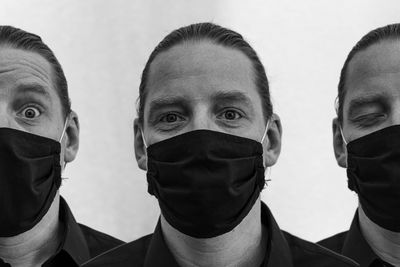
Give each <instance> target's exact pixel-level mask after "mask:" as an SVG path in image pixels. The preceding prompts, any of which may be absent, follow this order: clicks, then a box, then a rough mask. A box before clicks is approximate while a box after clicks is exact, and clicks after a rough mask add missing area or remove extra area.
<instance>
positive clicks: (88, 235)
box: [0, 197, 123, 267]
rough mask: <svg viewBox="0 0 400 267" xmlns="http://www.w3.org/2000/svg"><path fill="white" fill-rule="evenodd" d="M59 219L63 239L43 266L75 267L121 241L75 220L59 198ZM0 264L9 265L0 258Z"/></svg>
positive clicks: (63, 201) (119, 243)
mask: <svg viewBox="0 0 400 267" xmlns="http://www.w3.org/2000/svg"><path fill="white" fill-rule="evenodd" d="M60 221H61V223H62V224H63V225H64V239H63V240H62V243H61V245H60V247H59V248H58V250H57V253H56V254H55V255H54V256H53V257H51V258H50V259H49V260H47V261H46V262H45V263H44V264H43V265H42V266H43V267H64V266H65V267H75V266H80V265H81V264H82V263H84V262H86V261H88V260H89V259H91V258H93V257H95V256H97V255H99V254H101V253H103V252H105V251H107V250H110V249H112V248H114V247H116V246H118V245H121V244H123V242H122V241H120V240H118V239H115V238H113V237H111V236H109V235H106V234H104V233H101V232H98V231H96V230H94V229H91V228H89V227H87V226H85V225H82V224H78V223H77V222H76V221H75V218H74V216H73V215H72V213H71V210H70V209H69V207H68V204H67V202H66V201H65V200H64V199H63V198H62V197H61V198H60ZM0 266H1V267H3V266H4V267H5V266H10V265H9V264H7V263H4V261H2V260H1V259H0Z"/></svg>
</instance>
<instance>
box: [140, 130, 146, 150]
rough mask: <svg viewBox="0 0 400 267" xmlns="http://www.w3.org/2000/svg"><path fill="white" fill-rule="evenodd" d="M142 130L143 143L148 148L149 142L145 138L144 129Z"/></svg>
mask: <svg viewBox="0 0 400 267" xmlns="http://www.w3.org/2000/svg"><path fill="white" fill-rule="evenodd" d="M140 132H141V133H142V140H143V144H144V146H145V147H146V148H147V143H146V139H145V138H144V134H143V130H142V129H140Z"/></svg>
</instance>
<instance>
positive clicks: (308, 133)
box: [0, 0, 400, 241]
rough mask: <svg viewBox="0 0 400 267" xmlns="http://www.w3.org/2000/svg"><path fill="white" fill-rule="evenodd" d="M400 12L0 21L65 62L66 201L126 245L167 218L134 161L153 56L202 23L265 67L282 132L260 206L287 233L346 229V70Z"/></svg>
mask: <svg viewBox="0 0 400 267" xmlns="http://www.w3.org/2000/svg"><path fill="white" fill-rule="evenodd" d="M399 11H400V2H399V1H398V0H392V1H390V0H385V1H381V0H376V1H365V0H359V1H349V0H336V1H332V0H318V1H316V0H314V1H313V0H302V1H289V0H280V1H272V0H271V1H266V0H260V1H251V0H249V1H232V0H226V1H216V0H202V1H188V0H179V1H178V0H175V1H172V0H171V1H166V0H153V1H145V0H143V1H132V0H130V1H129V0H126V1H123V0H113V1H107V0H85V1H81V0H58V1H52V0H46V1H32V0H24V1H21V0H19V1H15V0H11V1H3V0H2V1H0V24H9V25H14V26H17V27H20V28H23V29H25V30H28V31H32V32H34V33H36V34H39V35H40V36H42V38H43V39H44V41H45V42H46V43H47V44H48V45H49V46H50V47H51V48H52V49H53V50H54V52H55V53H56V56H57V57H58V59H59V60H60V62H61V64H62V65H63V67H64V70H65V73H66V76H67V79H68V82H69V87H70V95H71V99H72V107H73V109H74V110H75V111H76V112H77V113H78V115H79V117H80V122H81V146H80V151H79V153H78V157H77V159H76V161H75V162H73V163H71V164H70V165H69V166H68V167H67V171H66V173H65V176H66V177H68V178H69V179H68V180H67V181H65V182H64V185H63V186H62V188H61V192H62V195H63V196H64V197H65V198H66V199H67V201H68V202H69V204H70V206H71V208H72V210H73V212H74V214H75V217H76V218H77V219H78V220H79V221H80V222H83V223H85V224H87V225H90V226H92V227H94V228H97V229H99V230H101V231H105V232H107V233H109V234H112V235H115V236H116V237H119V238H121V239H123V240H126V241H129V240H133V239H135V238H138V237H139V236H141V235H144V234H147V233H150V232H152V231H153V228H154V226H155V223H156V220H157V217H158V213H159V211H158V208H157V203H156V201H155V199H154V198H152V197H150V196H149V195H148V194H147V187H146V181H145V173H144V172H143V171H141V170H139V169H138V167H137V165H136V162H135V158H134V153H133V134H132V121H133V118H134V117H135V115H136V113H135V100H136V98H137V96H138V86H139V81H140V74H141V71H142V68H143V66H144V64H145V62H146V60H147V57H148V55H149V54H150V52H151V50H152V49H153V48H154V46H155V45H156V44H157V43H158V42H159V41H160V40H161V39H162V38H163V37H164V36H165V35H166V34H167V33H169V32H170V31H172V30H174V29H176V28H177V27H180V26H184V25H187V24H190V23H194V22H201V21H212V22H215V23H218V24H221V25H223V26H226V27H229V28H232V29H234V30H236V31H238V32H240V33H241V34H243V35H244V36H245V37H246V38H247V40H248V41H249V42H250V43H251V44H252V45H253V47H254V48H255V50H256V51H257V52H258V54H259V55H260V57H261V59H262V61H263V63H264V65H265V66H266V69H267V74H268V77H269V79H270V86H271V92H272V97H273V103H274V107H275V112H276V113H278V114H279V115H280V117H281V119H282V123H283V130H284V135H283V150H282V154H281V157H280V159H279V162H278V164H277V165H276V166H275V167H273V168H272V171H271V175H270V178H271V179H272V181H271V182H270V185H269V186H268V188H267V189H266V190H265V191H264V192H263V200H264V201H266V202H267V203H268V205H269V206H270V207H271V209H272V211H273V212H274V215H275V217H276V219H277V220H278V223H279V224H280V225H281V227H282V228H283V229H286V230H288V231H290V232H292V233H294V234H297V235H299V236H301V237H303V238H306V239H310V240H313V241H316V240H319V239H321V238H323V237H326V236H328V235H331V234H334V233H336V232H338V231H343V230H346V229H347V228H348V227H349V225H350V221H351V219H352V216H353V214H354V210H355V207H356V204H357V203H356V202H357V200H356V197H355V195H354V194H353V193H352V192H350V191H349V190H348V189H347V183H346V175H345V171H344V170H343V169H340V168H339V167H338V166H337V165H336V162H335V159H334V156H333V150H332V138H331V120H332V118H333V117H334V108H333V102H334V99H335V96H336V90H337V89H336V88H337V83H338V77H339V72H340V69H341V67H342V64H343V62H344V60H345V57H346V55H347V53H348V52H349V51H350V49H351V47H352V46H353V45H354V44H355V43H356V41H357V40H358V39H360V38H361V36H362V35H364V34H365V33H366V32H367V31H369V30H372V29H373V28H376V27H378V26H383V25H386V24H389V23H394V22H400V17H399Z"/></svg>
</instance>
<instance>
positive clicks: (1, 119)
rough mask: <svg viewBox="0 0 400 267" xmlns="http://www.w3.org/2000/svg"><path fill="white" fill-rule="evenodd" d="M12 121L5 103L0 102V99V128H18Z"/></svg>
mask: <svg viewBox="0 0 400 267" xmlns="http://www.w3.org/2000/svg"><path fill="white" fill-rule="evenodd" d="M13 121H14V120H12V118H11V116H10V114H9V110H8V108H7V103H6V101H2V100H1V98H0V128H18V126H17V125H15V123H13Z"/></svg>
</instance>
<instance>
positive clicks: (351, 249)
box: [342, 211, 379, 267]
mask: <svg viewBox="0 0 400 267" xmlns="http://www.w3.org/2000/svg"><path fill="white" fill-rule="evenodd" d="M342 254H343V255H344V256H346V257H349V258H351V259H353V260H355V261H356V262H358V263H359V264H360V267H368V266H370V265H371V264H372V263H373V262H374V261H375V260H379V257H378V256H377V255H376V254H375V253H374V252H373V251H372V249H371V247H370V246H369V245H368V243H367V241H366V240H365V239H364V236H363V235H362V233H361V230H360V222H359V219H358V211H356V214H355V216H354V218H353V222H352V223H351V226H350V230H349V232H348V234H347V235H346V239H345V240H344V243H343V248H342Z"/></svg>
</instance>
